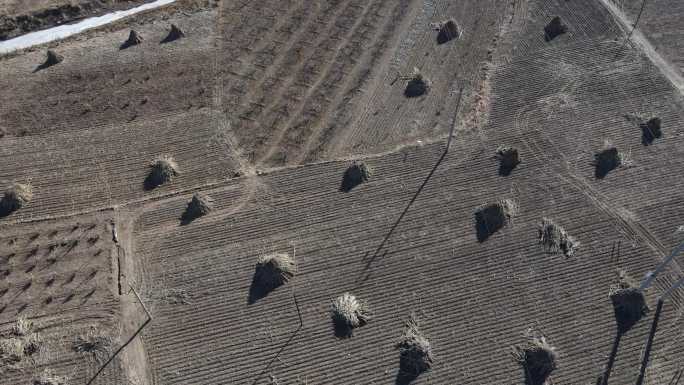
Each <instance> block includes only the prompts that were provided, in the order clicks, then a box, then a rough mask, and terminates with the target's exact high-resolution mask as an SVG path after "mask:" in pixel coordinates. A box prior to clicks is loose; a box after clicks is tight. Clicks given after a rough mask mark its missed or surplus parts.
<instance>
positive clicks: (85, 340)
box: [72, 328, 112, 359]
mask: <svg viewBox="0 0 684 385" xmlns="http://www.w3.org/2000/svg"><path fill="white" fill-rule="evenodd" d="M111 346H112V341H111V339H110V338H108V337H105V336H103V335H101V334H99V333H98V332H97V330H96V329H95V328H90V329H88V331H87V332H86V333H85V334H83V335H80V336H78V337H76V340H75V341H74V344H73V346H72V349H73V350H74V351H75V352H77V353H81V354H91V355H92V356H94V357H95V358H96V359H102V358H105V357H106V356H107V354H108V353H109V349H110V347H111Z"/></svg>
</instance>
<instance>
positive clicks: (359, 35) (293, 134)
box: [237, 2, 404, 163]
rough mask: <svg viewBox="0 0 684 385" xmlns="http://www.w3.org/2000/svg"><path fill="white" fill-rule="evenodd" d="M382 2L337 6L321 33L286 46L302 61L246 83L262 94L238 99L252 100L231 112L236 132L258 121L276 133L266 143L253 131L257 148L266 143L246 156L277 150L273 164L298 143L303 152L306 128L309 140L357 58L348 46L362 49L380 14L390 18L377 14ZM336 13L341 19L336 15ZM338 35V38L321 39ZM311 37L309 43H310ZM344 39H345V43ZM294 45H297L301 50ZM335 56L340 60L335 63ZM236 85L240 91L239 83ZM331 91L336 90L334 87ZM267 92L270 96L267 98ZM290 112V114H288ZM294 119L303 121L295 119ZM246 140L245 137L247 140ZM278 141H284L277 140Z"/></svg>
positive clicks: (266, 154) (379, 24)
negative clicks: (243, 107)
mask: <svg viewBox="0 0 684 385" xmlns="http://www.w3.org/2000/svg"><path fill="white" fill-rule="evenodd" d="M384 4H386V3H383V2H375V3H371V4H368V5H366V6H365V7H359V6H356V5H354V4H350V5H349V6H348V7H347V8H344V9H341V10H339V12H340V15H338V16H337V17H336V18H331V20H330V21H329V23H330V24H329V26H328V27H329V28H328V30H327V31H325V32H324V33H317V32H315V31H311V32H306V35H311V38H310V39H303V38H302V37H299V38H300V40H299V41H297V42H296V43H295V46H294V48H293V49H292V50H294V51H295V52H300V53H299V56H301V57H306V56H308V59H307V60H306V61H291V60H290V61H285V62H280V63H277V64H279V65H280V66H279V67H276V66H271V67H269V68H268V70H267V73H268V71H270V70H271V69H273V71H274V72H272V73H271V74H270V75H268V74H267V76H261V77H258V78H259V79H263V81H262V82H258V83H257V84H256V85H253V86H250V87H249V88H250V89H252V90H257V91H262V93H261V96H259V95H258V94H253V93H250V94H248V95H244V98H243V100H245V101H248V100H253V101H251V102H247V103H248V105H247V106H246V107H247V108H248V109H246V110H238V114H237V115H239V116H241V117H242V118H241V120H240V121H239V122H238V125H239V126H240V127H238V129H237V131H238V132H242V131H244V130H243V128H245V127H247V126H250V127H252V126H253V127H252V128H258V126H259V123H258V122H262V123H264V124H265V126H268V127H272V128H273V130H275V132H276V135H275V138H274V140H273V141H272V142H271V143H270V144H269V143H267V142H266V139H267V138H266V137H263V138H262V139H259V135H257V146H268V147H263V149H262V150H258V149H257V150H255V151H261V152H254V153H253V155H251V156H252V157H254V159H255V160H259V159H262V158H263V159H264V160H267V159H268V158H269V157H271V156H272V155H273V154H275V153H276V152H278V151H280V155H276V158H277V159H276V163H281V162H283V161H285V160H286V159H285V158H287V152H289V151H290V149H291V148H294V150H292V152H293V153H296V152H298V151H295V150H296V149H297V147H301V146H303V148H302V150H303V151H304V154H303V155H302V156H301V157H302V158H303V156H305V153H306V151H307V149H308V148H309V144H307V143H309V142H310V141H311V140H313V139H312V138H309V140H307V137H310V136H311V135H307V132H310V133H311V134H312V135H313V136H314V138H315V137H316V136H317V135H318V129H316V128H315V126H316V125H317V122H318V121H319V120H320V119H322V118H323V117H324V116H325V115H326V113H327V112H326V111H330V108H331V107H329V106H331V104H330V103H333V102H334V101H335V100H338V102H339V98H336V97H335V93H336V92H340V90H339V87H340V86H341V85H343V84H344V80H343V79H344V78H345V77H348V76H349V74H350V72H352V71H353V70H352V68H354V66H356V65H357V64H358V59H359V57H362V56H361V55H360V53H359V54H355V53H354V50H361V51H360V52H366V51H368V50H367V49H365V44H370V43H371V41H372V40H368V39H369V38H370V37H371V36H372V35H376V37H375V38H377V33H378V32H376V31H379V30H381V27H382V25H383V23H384V22H381V21H380V20H379V18H381V17H382V18H383V19H384V20H385V21H388V20H390V19H391V17H388V15H391V14H392V13H391V12H387V11H385V12H381V10H382V9H383V8H382V7H383V5H384ZM403 7H404V4H401V3H399V4H398V5H397V6H396V7H395V10H398V11H401V10H402V8H403ZM350 12H351V13H350ZM347 13H349V14H347ZM383 13H384V14H383ZM324 15H328V14H324ZM341 15H344V17H342V18H340V17H339V16H341ZM395 16H396V14H395ZM354 18H356V19H357V21H356V22H353V19H354ZM333 20H334V22H333ZM324 26H325V25H321V24H320V23H316V24H313V25H310V26H309V28H311V27H315V28H321V27H324ZM321 32H323V31H321ZM345 34H346V36H345ZM339 35H342V37H339V38H334V39H325V38H324V37H326V36H339ZM312 39H313V43H312V42H311V41H312ZM345 41H348V42H347V43H345ZM298 47H302V49H300V48H298ZM338 60H344V61H343V62H342V63H339V64H338V62H337V61H338ZM345 62H346V63H345ZM288 63H289V64H288ZM291 65H296V67H293V68H291V69H288V67H287V66H291ZM283 66H285V67H283ZM348 68H349V69H348ZM268 76H271V78H269V77H268ZM274 87H275V88H274ZM241 88H242V89H244V87H241ZM335 89H338V90H337V91H334V90H335ZM267 95H268V97H269V100H271V101H270V102H268V101H267V100H266V99H265V98H266V97H267ZM273 95H276V96H275V97H273ZM293 101H294V104H293ZM292 110H294V113H293V114H292V115H290V111H292ZM274 114H275V115H274ZM298 119H305V120H304V121H300V122H299V123H298ZM279 121H282V122H283V126H282V127H280V126H278V127H275V126H274V125H276V124H279ZM254 124H256V126H254ZM312 124H314V126H312ZM245 125H247V126H245ZM242 126H245V127H242ZM290 127H293V128H292V129H293V130H294V131H291V130H290ZM273 130H271V131H273ZM246 140H251V138H250V139H246ZM283 140H284V141H285V143H282V142H283ZM283 151H284V152H283Z"/></svg>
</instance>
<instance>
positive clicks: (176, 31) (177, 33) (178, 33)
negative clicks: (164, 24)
mask: <svg viewBox="0 0 684 385" xmlns="http://www.w3.org/2000/svg"><path fill="white" fill-rule="evenodd" d="M182 37H185V33H184V32H183V31H182V30H181V29H180V28H178V26H177V25H175V24H171V30H170V31H169V34H168V35H166V37H165V38H164V40H163V41H162V43H168V42H171V41H174V40H178V39H180V38H182Z"/></svg>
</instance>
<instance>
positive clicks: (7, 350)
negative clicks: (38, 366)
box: [0, 317, 41, 372]
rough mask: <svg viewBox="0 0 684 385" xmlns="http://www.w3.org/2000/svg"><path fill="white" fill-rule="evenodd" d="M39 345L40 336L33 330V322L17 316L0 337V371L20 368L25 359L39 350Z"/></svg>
mask: <svg viewBox="0 0 684 385" xmlns="http://www.w3.org/2000/svg"><path fill="white" fill-rule="evenodd" d="M40 346H41V340H40V336H39V335H38V334H37V333H34V332H33V323H32V322H31V321H29V320H27V319H26V318H23V317H21V318H19V319H18V320H17V321H16V323H15V324H14V325H12V328H11V329H10V331H9V334H8V335H5V336H3V337H2V338H0V363H1V364H2V365H0V372H1V371H2V370H3V369H9V370H16V369H20V368H21V365H22V363H23V362H24V361H25V360H26V359H28V358H30V357H31V356H33V355H34V354H36V353H38V352H39V351H40Z"/></svg>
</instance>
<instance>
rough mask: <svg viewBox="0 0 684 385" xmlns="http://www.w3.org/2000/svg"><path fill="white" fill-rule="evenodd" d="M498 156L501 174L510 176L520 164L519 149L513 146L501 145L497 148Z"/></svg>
mask: <svg viewBox="0 0 684 385" xmlns="http://www.w3.org/2000/svg"><path fill="white" fill-rule="evenodd" d="M496 157H497V159H498V160H499V175H501V176H508V175H510V174H511V172H512V171H513V169H514V168H515V167H516V166H517V165H518V164H520V154H519V153H518V149H516V148H513V147H506V146H499V148H497V149H496Z"/></svg>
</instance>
